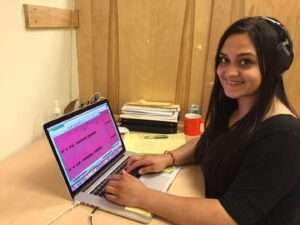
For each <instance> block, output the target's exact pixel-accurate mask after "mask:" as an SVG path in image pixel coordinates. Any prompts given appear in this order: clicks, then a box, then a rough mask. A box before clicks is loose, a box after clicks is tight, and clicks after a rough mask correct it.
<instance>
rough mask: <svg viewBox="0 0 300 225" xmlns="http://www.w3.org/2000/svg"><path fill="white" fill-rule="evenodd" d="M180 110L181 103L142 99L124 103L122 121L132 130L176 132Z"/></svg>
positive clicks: (122, 123)
mask: <svg viewBox="0 0 300 225" xmlns="http://www.w3.org/2000/svg"><path fill="white" fill-rule="evenodd" d="M179 112H180V106H179V105H175V104H172V103H165V102H150V101H145V100H140V101H138V102H129V103H126V104H125V105H123V107H122V108H121V114H120V121H121V125H122V126H124V127H127V128H128V129H129V130H132V131H144V132H153V133H164V134H168V133H176V132H177V124H178V120H179Z"/></svg>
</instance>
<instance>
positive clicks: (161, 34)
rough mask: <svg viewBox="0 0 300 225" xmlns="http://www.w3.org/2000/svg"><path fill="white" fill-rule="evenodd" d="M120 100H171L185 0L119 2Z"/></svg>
mask: <svg viewBox="0 0 300 225" xmlns="http://www.w3.org/2000/svg"><path fill="white" fill-rule="evenodd" d="M119 3H120V5H119V8H120V71H121V80H120V82H121V84H122V85H121V87H120V91H121V94H120V97H121V102H122V103H124V102H125V101H129V100H137V99H139V98H144V99H149V100H160V101H174V100H175V89H176V75H177V65H178V54H179V48H180V38H181V32H182V26H183V25H182V24H183V16H184V8H185V1H182V0H175V1H168V0H162V1H155V2H154V1H140V0H128V1H119Z"/></svg>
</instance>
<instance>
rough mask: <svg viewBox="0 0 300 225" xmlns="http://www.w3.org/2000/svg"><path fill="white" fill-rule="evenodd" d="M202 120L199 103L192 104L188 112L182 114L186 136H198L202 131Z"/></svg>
mask: <svg viewBox="0 0 300 225" xmlns="http://www.w3.org/2000/svg"><path fill="white" fill-rule="evenodd" d="M202 124H203V121H202V117H201V114H200V108H199V105H196V104H192V105H191V106H190V108H189V112H188V113H186V114H185V115H184V121H183V126H184V127H183V130H184V134H185V135H187V136H198V135H201V133H202V127H203V125H202Z"/></svg>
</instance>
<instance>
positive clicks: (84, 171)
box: [45, 101, 124, 191]
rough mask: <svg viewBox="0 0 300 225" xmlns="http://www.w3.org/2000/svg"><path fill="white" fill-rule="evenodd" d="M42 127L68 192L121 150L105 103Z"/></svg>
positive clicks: (82, 182) (75, 188) (118, 137)
mask: <svg viewBox="0 0 300 225" xmlns="http://www.w3.org/2000/svg"><path fill="white" fill-rule="evenodd" d="M50 123H51V122H50ZM45 126H46V128H45V129H46V133H48V137H49V138H50V139H51V142H52V147H53V150H54V151H55V153H56V157H57V159H58V160H59V161H60V166H61V169H63V172H64V175H65V179H66V180H67V182H68V184H69V186H70V187H71V190H72V191H75V190H77V189H78V188H79V187H80V186H81V185H82V184H84V183H85V182H86V181H87V180H88V179H89V178H90V177H92V176H93V175H94V174H95V173H96V172H98V171H99V170H100V169H101V168H103V167H104V166H105V165H107V164H108V162H110V161H111V160H112V159H113V158H115V157H116V156H117V155H118V154H119V153H120V152H122V151H123V150H124V148H123V144H122V141H121V139H120V135H119V133H118V131H117V127H116V125H115V122H114V120H113V117H112V114H111V111H110V108H109V105H108V103H107V102H106V101H104V102H103V103H101V104H97V103H96V105H95V106H94V107H91V108H89V109H88V110H83V111H82V112H80V113H79V114H76V113H75V115H74V116H71V117H66V119H63V120H62V121H60V119H59V122H58V123H55V124H53V125H52V126H51V125H50V126H47V125H45Z"/></svg>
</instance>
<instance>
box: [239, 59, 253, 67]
mask: <svg viewBox="0 0 300 225" xmlns="http://www.w3.org/2000/svg"><path fill="white" fill-rule="evenodd" d="M252 63H253V62H252V60H250V59H241V60H240V65H242V66H247V65H251V64H252Z"/></svg>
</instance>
